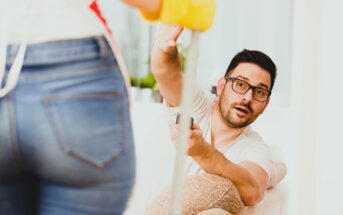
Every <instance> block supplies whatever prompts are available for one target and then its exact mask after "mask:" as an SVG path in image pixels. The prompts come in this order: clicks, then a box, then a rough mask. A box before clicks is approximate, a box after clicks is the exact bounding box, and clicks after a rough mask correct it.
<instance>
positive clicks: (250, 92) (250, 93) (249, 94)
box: [243, 89, 254, 101]
mask: <svg viewBox="0 0 343 215" xmlns="http://www.w3.org/2000/svg"><path fill="white" fill-rule="evenodd" d="M253 93H254V92H253V90H252V89H249V90H248V91H247V92H246V93H245V94H244V95H243V100H245V101H251V100H252V99H253Z"/></svg>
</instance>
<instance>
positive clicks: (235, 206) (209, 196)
mask: <svg viewBox="0 0 343 215" xmlns="http://www.w3.org/2000/svg"><path fill="white" fill-rule="evenodd" d="M170 193H171V192H170V188H167V189H166V190H165V191H164V192H162V193H161V194H160V195H158V196H157V198H156V199H155V200H154V201H153V202H152V204H151V205H150V206H149V207H148V209H147V210H146V213H145V214H146V215H167V214H168V208H169V204H170V199H171V197H170ZM182 196H183V202H182V212H181V215H196V214H198V213H199V212H201V211H204V210H208V209H211V208H222V209H224V210H226V211H228V212H231V213H233V214H237V213H239V212H240V211H241V210H242V209H243V208H244V204H243V202H242V200H241V197H240V195H239V192H238V190H237V189H236V187H235V185H234V184H233V183H232V182H231V181H229V180H227V179H225V178H223V177H220V176H217V175H213V174H208V173H203V174H199V175H194V176H190V177H188V178H187V179H186V181H185V187H184V190H183V192H182Z"/></svg>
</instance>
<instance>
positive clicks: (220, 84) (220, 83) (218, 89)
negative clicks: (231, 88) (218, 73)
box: [217, 77, 226, 96]
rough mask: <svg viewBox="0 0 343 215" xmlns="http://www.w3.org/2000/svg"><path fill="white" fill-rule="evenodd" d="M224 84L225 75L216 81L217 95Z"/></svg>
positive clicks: (220, 92)
mask: <svg viewBox="0 0 343 215" xmlns="http://www.w3.org/2000/svg"><path fill="white" fill-rule="evenodd" d="M225 84H226V80H225V77H221V78H220V79H219V80H218V82H217V95H218V96H220V95H221V94H222V92H223V89H224V87H225Z"/></svg>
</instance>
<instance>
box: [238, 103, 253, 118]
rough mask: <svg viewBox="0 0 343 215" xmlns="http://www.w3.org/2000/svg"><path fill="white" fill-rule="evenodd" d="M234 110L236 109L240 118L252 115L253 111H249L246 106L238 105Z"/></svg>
mask: <svg viewBox="0 0 343 215" xmlns="http://www.w3.org/2000/svg"><path fill="white" fill-rule="evenodd" d="M234 109H236V110H237V111H238V113H239V115H240V116H244V115H246V114H249V113H251V111H250V110H249V108H247V107H245V106H241V105H237V106H234Z"/></svg>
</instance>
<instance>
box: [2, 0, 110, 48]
mask: <svg viewBox="0 0 343 215" xmlns="http://www.w3.org/2000/svg"><path fill="white" fill-rule="evenodd" d="M91 2H92V1H91V0H1V1H0V30H1V32H0V34H4V32H6V40H7V43H21V42H23V40H26V41H25V42H26V43H38V42H46V41H52V40H63V39H75V38H84V37H89V36H97V35H101V34H102V33H103V31H104V28H103V27H102V26H101V25H99V22H97V21H96V19H95V16H94V14H93V12H92V11H91V9H90V8H89V5H90V3H91Z"/></svg>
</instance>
